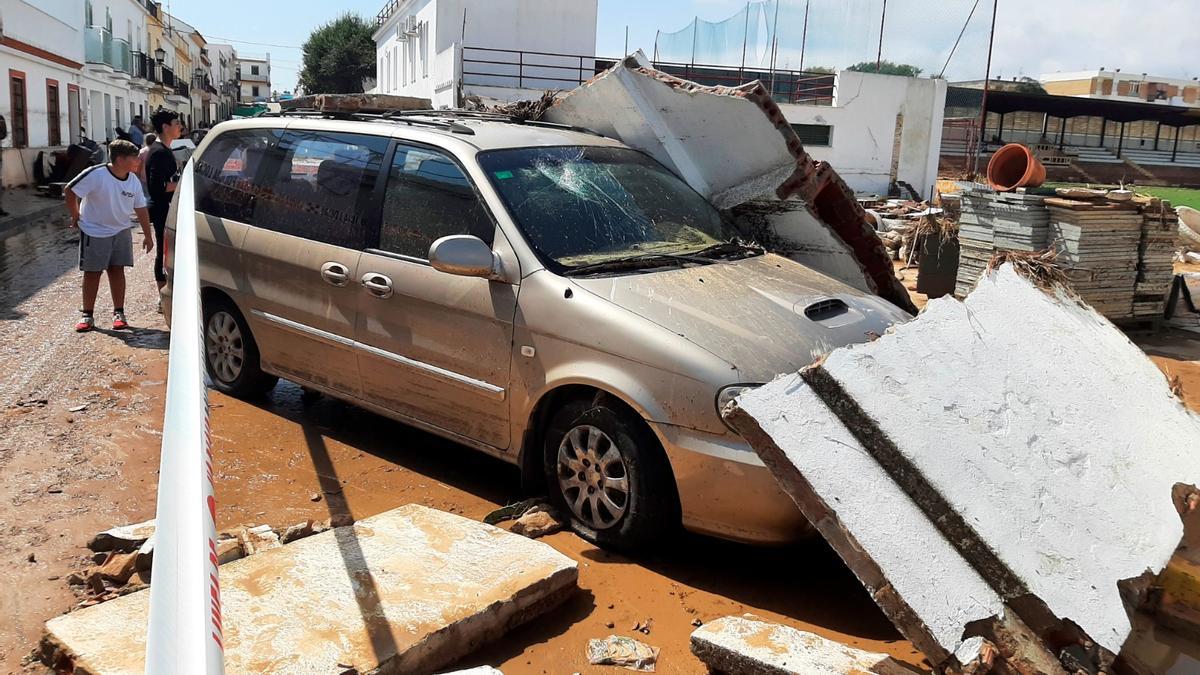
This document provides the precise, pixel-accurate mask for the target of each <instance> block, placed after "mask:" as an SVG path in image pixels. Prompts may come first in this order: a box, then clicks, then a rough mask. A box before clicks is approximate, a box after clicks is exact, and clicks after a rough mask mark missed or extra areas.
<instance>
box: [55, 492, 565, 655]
mask: <svg viewBox="0 0 1200 675" xmlns="http://www.w3.org/2000/svg"><path fill="white" fill-rule="evenodd" d="M577 580H578V569H577V567H576V564H575V562H574V561H573V560H571V559H570V558H567V557H566V556H564V555H562V554H560V553H558V552H557V551H555V550H554V549H553V548H551V547H550V546H548V545H546V544H543V543H540V542H537V541H533V540H530V539H526V538H525V537H522V536H519V535H515V534H510V533H508V532H505V531H503V530H501V529H499V528H496V527H493V526H490V525H485V524H483V523H479V522H476V521H473V520H469V519H466V518H462V517H460V516H456V515H452V514H449V513H443V512H440V511H435V510H433V509H429V508H425V507H423V506H419V505H416V504H410V505H407V506H402V507H400V508H398V509H394V510H392V511H388V512H386V513H381V514H379V515H376V516H373V517H371V518H367V519H365V520H362V521H359V522H357V523H355V524H354V525H352V526H346V527H339V528H335V529H333V530H329V531H326V532H323V533H321V534H317V535H313V536H311V537H307V538H304V539H301V540H299V541H296V542H294V543H291V544H288V545H287V546H282V547H278V548H272V549H269V550H267V551H264V552H262V553H260V554H258V555H254V556H250V557H246V558H242V559H241V560H236V561H234V562H231V563H229V564H228V565H223V566H222V567H221V601H222V610H223V616H222V618H223V620H224V644H225V669H226V672H229V673H260V672H279V673H282V672H287V673H332V672H344V671H347V670H348V669H349V668H354V669H355V670H356V671H357V672H358V673H361V674H366V673H430V672H435V671H436V670H437V669H439V668H441V667H443V666H446V665H447V664H450V663H453V662H454V661H456V660H458V659H460V658H462V657H463V656H465V655H467V654H469V653H470V652H472V651H473V650H475V649H476V648H477V647H478V646H480V645H481V644H483V643H484V642H487V641H489V640H493V639H495V638H497V637H499V636H500V635H502V634H503V633H505V632H506V631H508V630H509V629H511V628H512V627H513V626H515V625H518V624H520V623H523V622H525V621H528V620H530V619H532V618H534V617H536V616H538V615H539V614H541V613H542V612H545V611H547V610H549V609H551V608H553V607H554V606H556V605H557V604H559V603H560V602H562V601H563V600H565V599H566V598H567V597H568V596H569V594H570V593H572V592H574V591H575V590H577ZM148 609H149V593H145V592H138V593H132V594H130V595H126V596H123V597H120V598H117V599H115V600H111V601H109V602H106V603H103V604H100V605H95V606H93V607H88V608H86V609H82V610H79V611H76V612H72V613H70V614H67V615H64V616H60V617H57V618H55V619H51V620H50V621H48V622H47V623H46V636H45V637H44V638H43V641H42V651H43V655H44V656H46V657H48V658H55V656H56V655H63V656H66V657H67V658H70V659H71V660H73V662H74V664H75V669H76V670H75V672H80V673H85V672H86V673H96V674H110V673H131V674H132V673H142V672H143V671H144V667H145V664H144V658H143V657H144V653H145V649H146V644H145V641H146V633H145V628H146V625H147V613H148ZM338 664H342V665H341V666H339V665H338Z"/></svg>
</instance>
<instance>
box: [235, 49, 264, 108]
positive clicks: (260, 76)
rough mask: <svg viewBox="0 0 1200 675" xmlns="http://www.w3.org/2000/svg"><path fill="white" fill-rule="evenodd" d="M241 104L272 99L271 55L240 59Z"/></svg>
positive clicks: (243, 55) (246, 55)
mask: <svg viewBox="0 0 1200 675" xmlns="http://www.w3.org/2000/svg"><path fill="white" fill-rule="evenodd" d="M238 79H239V80H240V81H241V83H242V84H241V102H242V103H261V102H263V101H266V100H268V99H270V98H271V55H270V54H269V53H268V54H266V55H264V56H251V55H248V54H241V55H239V57H238Z"/></svg>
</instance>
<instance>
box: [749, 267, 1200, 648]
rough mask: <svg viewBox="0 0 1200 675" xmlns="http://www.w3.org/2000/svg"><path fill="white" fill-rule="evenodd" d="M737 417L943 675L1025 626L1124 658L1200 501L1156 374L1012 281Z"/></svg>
mask: <svg viewBox="0 0 1200 675" xmlns="http://www.w3.org/2000/svg"><path fill="white" fill-rule="evenodd" d="M730 420H731V422H732V423H733V424H734V425H735V426H736V427H737V428H738V430H739V431H740V432H742V433H743V435H744V436H746V437H747V439H748V440H749V441H750V442H751V444H752V445H754V447H755V449H756V451H758V452H759V454H760V455H761V456H762V457H763V459H764V461H765V462H766V463H767V465H768V466H770V467H771V468H772V470H773V472H774V473H775V475H776V477H777V478H779V479H780V482H781V484H782V485H783V487H784V489H785V490H787V491H789V493H791V494H792V496H793V498H794V499H796V501H797V503H798V504H799V505H800V507H801V509H802V510H804V511H805V514H806V515H808V516H809V518H810V519H813V520H814V524H815V525H816V526H817V528H818V529H819V530H821V532H822V533H823V534H825V533H826V532H832V533H833V536H832V538H830V541H831V543H832V544H833V545H834V547H835V548H836V549H837V550H838V551H839V553H841V555H842V557H843V558H844V559H846V560H847V563H848V564H849V565H850V566H851V567H852V568H854V569H855V572H856V573H857V574H858V576H859V578H860V580H862V581H863V583H864V584H865V585H867V587H868V589H869V590H871V591H872V594H873V595H874V596H875V597H876V599H877V601H878V600H879V599H880V595H881V594H880V592H879V590H878V589H879V588H880V587H882V586H891V587H892V588H894V590H895V592H896V594H898V596H899V603H898V604H899V607H897V606H892V607H890V608H889V607H888V606H886V605H885V603H883V602H881V606H883V607H884V610H885V611H886V612H888V613H889V616H891V617H892V618H893V620H894V621H896V622H897V625H898V626H899V628H900V630H901V631H902V632H904V633H905V635H907V636H909V637H910V638H911V639H913V640H914V642H916V643H918V647H919V648H921V649H922V650H923V651H925V650H926V646H925V645H928V644H929V643H930V642H934V643H936V647H940V648H941V650H944V651H942V652H935V653H933V654H930V653H929V652H928V651H926V654H927V655H929V656H930V659H931V661H932V662H933V663H934V664H935V665H937V664H938V663H939V660H938V659H939V658H940V657H944V656H945V652H953V651H955V650H956V649H957V646H956V643H961V642H962V640H963V638H964V637H970V634H971V632H972V631H978V627H975V628H973V629H971V630H966V631H964V629H965V628H969V626H968V624H970V622H971V621H972V620H974V619H975V618H980V617H981V615H991V616H993V620H992V621H993V625H994V626H1000V624H998V623H996V619H1000V620H1001V621H1002V622H1012V621H1014V620H1017V621H1019V625H1015V628H1014V627H1013V625H1009V626H1008V627H1004V626H1001V628H1003V631H1002V633H1003V634H1005V635H1012V636H1016V638H1018V639H1024V637H1028V636H1029V635H1030V634H1031V633H1030V631H1032V634H1035V635H1049V634H1052V633H1053V634H1056V635H1059V636H1060V637H1061V636H1063V635H1066V636H1073V638H1072V639H1074V640H1075V641H1077V642H1078V643H1079V644H1083V643H1086V642H1087V641H1088V639H1089V638H1090V640H1091V641H1094V642H1095V643H1096V644H1098V645H1099V646H1100V647H1101V648H1102V649H1103V650H1104V651H1103V652H1102V653H1100V654H1099V655H1098V656H1096V659H1098V660H1099V661H1100V662H1101V664H1102V665H1103V663H1105V662H1107V661H1111V658H1112V657H1113V655H1115V654H1116V653H1117V652H1119V651H1120V649H1121V646H1122V644H1123V643H1124V641H1125V639H1126V638H1127V637H1128V635H1129V632H1130V621H1129V614H1130V613H1131V612H1132V611H1133V607H1132V606H1130V605H1136V604H1137V603H1138V602H1139V601H1140V600H1141V597H1142V594H1143V593H1144V592H1145V591H1146V589H1147V587H1148V585H1149V581H1150V579H1151V578H1152V575H1153V574H1156V573H1157V572H1158V571H1160V570H1162V569H1163V567H1164V566H1165V565H1166V564H1167V561H1168V560H1169V559H1170V557H1171V554H1172V552H1174V550H1175V548H1176V547H1177V546H1178V544H1179V542H1180V538H1181V536H1182V529H1183V528H1182V523H1181V520H1180V517H1179V512H1178V510H1177V506H1176V497H1175V496H1174V494H1173V490H1174V489H1175V486H1176V485H1177V484H1184V485H1196V484H1200V456H1198V455H1197V454H1196V452H1195V449H1196V448H1198V447H1200V418H1198V417H1197V416H1196V415H1195V414H1193V413H1191V412H1190V411H1188V410H1187V408H1185V407H1184V406H1183V404H1182V402H1181V401H1180V400H1179V399H1178V398H1176V397H1175V396H1174V395H1173V394H1172V393H1171V391H1170V388H1169V386H1168V384H1167V381H1166V379H1165V378H1164V376H1163V375H1162V373H1161V372H1160V371H1159V370H1158V369H1157V368H1156V367H1155V366H1154V365H1153V363H1151V362H1150V361H1149V360H1148V359H1147V358H1146V357H1145V355H1144V354H1143V353H1142V351H1141V350H1140V349H1138V348H1137V347H1136V346H1135V345H1133V344H1132V343H1131V342H1130V341H1129V340H1128V338H1126V337H1125V335H1124V334H1123V333H1121V332H1120V331H1119V330H1117V329H1116V328H1115V327H1114V326H1113V325H1112V324H1111V323H1109V322H1108V321H1106V320H1105V319H1104V318H1103V317H1101V316H1099V315H1098V314H1096V313H1095V312H1094V311H1092V310H1091V309H1090V308H1089V307H1087V306H1086V305H1083V304H1081V303H1079V302H1078V301H1077V300H1075V299H1073V298H1070V297H1068V296H1066V295H1065V294H1063V293H1062V292H1061V291H1059V292H1057V293H1054V294H1048V293H1045V292H1043V291H1042V290H1040V289H1038V288H1036V287H1035V286H1034V285H1033V284H1031V283H1030V282H1028V281H1027V280H1025V279H1023V278H1021V277H1020V276H1018V275H1017V273H1016V272H1015V271H1013V269H1012V268H1011V266H1007V265H1006V266H1004V267H1002V268H1001V269H1000V270H998V271H997V272H996V273H994V274H991V275H989V276H988V277H986V278H984V279H983V280H981V281H980V283H979V286H978V287H977V289H976V291H975V292H974V293H972V294H971V295H970V296H969V297H968V298H967V300H966V301H965V302H961V303H960V302H958V301H956V300H953V299H949V298H943V299H938V300H934V301H931V302H930V303H929V304H928V306H927V307H926V309H925V311H924V312H923V313H922V314H921V316H920V317H919V318H918V319H917V320H916V321H913V322H910V323H907V324H903V325H900V326H898V327H896V328H895V329H894V330H893V331H891V332H889V334H887V335H885V336H883V337H882V338H880V339H878V340H876V341H874V342H871V343H867V344H863V345H856V346H853V347H848V348H844V349H839V350H836V351H834V352H833V353H831V354H830V356H829V357H828V358H827V359H826V360H825V361H824V362H823V363H820V364H818V365H816V366H814V367H812V368H809V369H806V370H805V371H802V373H800V374H798V375H791V376H786V377H783V378H780V379H778V380H776V381H775V382H773V383H771V384H769V385H767V386H764V387H762V388H760V389H758V390H755V391H753V392H751V393H748V394H746V395H745V396H743V397H741V398H740V399H739V401H738V406H737V407H736V409H735V410H733V411H732V414H731V415H730ZM1181 489H1182V488H1181ZM864 495H869V496H870V498H869V499H864ZM810 514H811V515H810ZM880 514H887V517H884V518H881V517H880ZM814 516H815V518H814ZM822 520H824V521H825V523H824V526H822ZM826 536H827V538H829V537H830V535H829V534H826ZM863 558H865V560H863ZM1123 595H1124V596H1125V597H1126V598H1128V599H1129V601H1130V605H1127V604H1126V600H1125V599H1124V598H1123ZM1001 606H1002V608H1003V611H1001ZM1076 626H1077V627H1078V628H1076ZM1022 636H1023V637H1022ZM983 637H987V638H988V639H989V640H993V641H995V635H990V636H989V635H984V636H983ZM958 646H961V644H959V645H958ZM1000 646H1001V651H1002V652H1003V651H1004V645H1000ZM1057 647H1058V646H1056V648H1057ZM1048 649H1049V647H1048V646H1047V647H1042V648H1041V650H1040V652H1042V653H1035V652H1038V651H1039V650H1037V649H1035V650H1034V652H1031V653H1030V656H1029V658H1032V659H1035V660H1036V659H1038V658H1043V657H1045V656H1046V655H1048V654H1049V651H1048ZM1055 656H1057V653H1056V654H1055ZM1040 667H1043V668H1044V667H1048V666H1045V665H1043V666H1040ZM1050 672H1053V671H1050Z"/></svg>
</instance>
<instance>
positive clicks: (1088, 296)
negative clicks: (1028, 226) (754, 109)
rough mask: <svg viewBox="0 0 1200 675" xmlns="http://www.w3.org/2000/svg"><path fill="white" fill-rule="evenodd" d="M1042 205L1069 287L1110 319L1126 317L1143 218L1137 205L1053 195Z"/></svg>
mask: <svg viewBox="0 0 1200 675" xmlns="http://www.w3.org/2000/svg"><path fill="white" fill-rule="evenodd" d="M1046 206H1047V207H1048V208H1049V211H1050V239H1051V241H1053V242H1054V247H1055V250H1056V251H1057V253H1058V260H1057V262H1058V264H1059V265H1060V266H1061V267H1062V268H1063V269H1064V271H1066V273H1067V277H1068V278H1069V279H1070V280H1071V289H1072V290H1073V291H1075V293H1077V294H1078V295H1079V297H1080V298H1081V299H1083V301H1084V302H1087V303H1088V304H1089V305H1091V306H1092V308H1094V309H1095V310H1096V311H1097V312H1099V313H1101V314H1103V315H1104V316H1105V317H1107V318H1108V319H1109V320H1111V321H1121V320H1129V319H1132V318H1133V295H1134V285H1135V284H1136V283H1137V277H1138V248H1139V245H1140V242H1141V239H1142V224H1143V223H1142V214H1141V213H1140V211H1139V209H1138V206H1137V205H1136V204H1133V203H1108V202H1098V203H1092V202H1084V201H1077V200H1073V199H1058V198H1051V199H1047V200H1046Z"/></svg>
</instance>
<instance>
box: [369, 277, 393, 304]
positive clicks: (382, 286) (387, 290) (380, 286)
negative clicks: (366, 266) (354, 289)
mask: <svg viewBox="0 0 1200 675" xmlns="http://www.w3.org/2000/svg"><path fill="white" fill-rule="evenodd" d="M362 285H363V288H365V289H367V291H369V292H370V293H371V295H374V296H375V297H377V298H390V297H392V280H391V279H389V278H387V277H385V276H383V275H382V274H379V273H378V272H367V273H366V274H364V275H363V278H362Z"/></svg>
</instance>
